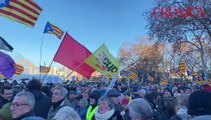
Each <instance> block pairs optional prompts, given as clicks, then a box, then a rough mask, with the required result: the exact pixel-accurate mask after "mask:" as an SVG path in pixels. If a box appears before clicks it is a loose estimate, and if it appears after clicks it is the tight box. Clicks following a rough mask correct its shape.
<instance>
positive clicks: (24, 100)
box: [10, 92, 43, 120]
mask: <svg viewBox="0 0 211 120" xmlns="http://www.w3.org/2000/svg"><path fill="white" fill-rule="evenodd" d="M34 104H35V99H34V96H33V95H32V94H31V93H30V92H20V93H18V94H16V96H15V97H14V99H13V101H12V103H11V108H10V110H11V112H12V118H13V120H24V118H25V119H27V118H29V117H30V116H35V115H34V113H33V107H34ZM34 118H37V117H34ZM39 119H40V120H43V119H41V118H37V120H39Z"/></svg>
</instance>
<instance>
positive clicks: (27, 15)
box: [0, 0, 42, 27]
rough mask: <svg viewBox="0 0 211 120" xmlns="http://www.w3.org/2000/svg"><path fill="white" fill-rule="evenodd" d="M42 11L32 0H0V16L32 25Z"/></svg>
mask: <svg viewBox="0 0 211 120" xmlns="http://www.w3.org/2000/svg"><path fill="white" fill-rule="evenodd" d="M41 11H42V8H41V7H40V6H38V5H37V4H36V3H35V2H34V1H33V0H0V16H4V17H7V18H9V19H11V20H15V21H17V22H20V23H22V24H25V25H27V26H29V27H33V26H34V25H35V23H36V21H37V19H38V17H39V15H40V13H41Z"/></svg>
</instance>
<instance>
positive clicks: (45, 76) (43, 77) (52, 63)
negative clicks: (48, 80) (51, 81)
mask: <svg viewBox="0 0 211 120" xmlns="http://www.w3.org/2000/svg"><path fill="white" fill-rule="evenodd" d="M52 64H53V60H52V61H51V64H50V65H49V67H48V68H49V69H51V65H52ZM49 72H50V71H48V72H47V73H45V76H44V77H43V79H42V83H43V82H44V80H45V77H46V76H47V74H48V73H49Z"/></svg>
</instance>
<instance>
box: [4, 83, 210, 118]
mask: <svg viewBox="0 0 211 120" xmlns="http://www.w3.org/2000/svg"><path fill="white" fill-rule="evenodd" d="M107 86H108V85H107V84H105V83H104V82H96V83H91V82H89V83H88V82H75V81H74V82H64V83H62V84H53V83H46V84H43V83H42V82H41V81H40V80H38V79H32V80H30V81H29V82H28V83H26V82H25V81H22V82H21V83H17V81H13V82H12V83H9V82H7V81H5V82H1V84H0V120H211V102H210V101H211V92H210V91H211V87H210V86H209V85H204V86H198V85H195V84H185V83H182V82H181V83H169V84H168V85H165V86H162V85H159V86H158V85H154V84H142V83H139V82H135V81H117V82H116V84H115V85H114V87H113V88H112V89H108V88H107Z"/></svg>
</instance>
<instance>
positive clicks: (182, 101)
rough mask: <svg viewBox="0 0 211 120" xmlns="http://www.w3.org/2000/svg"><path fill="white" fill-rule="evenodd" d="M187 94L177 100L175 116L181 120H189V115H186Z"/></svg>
mask: <svg viewBox="0 0 211 120" xmlns="http://www.w3.org/2000/svg"><path fill="white" fill-rule="evenodd" d="M188 98H189V94H182V95H180V96H179V98H178V110H177V115H178V116H179V117H181V118H182V120H190V115H188V113H187V107H188Z"/></svg>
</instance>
